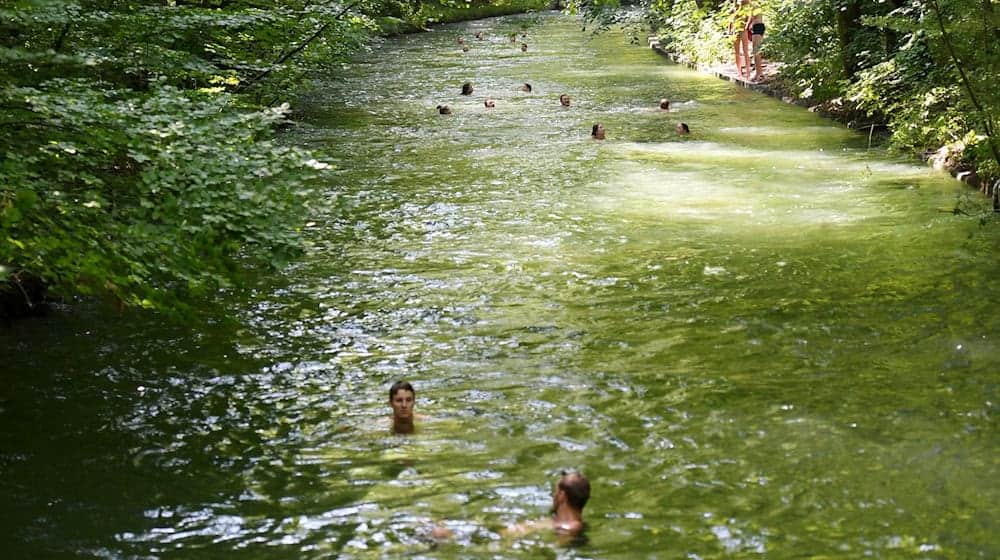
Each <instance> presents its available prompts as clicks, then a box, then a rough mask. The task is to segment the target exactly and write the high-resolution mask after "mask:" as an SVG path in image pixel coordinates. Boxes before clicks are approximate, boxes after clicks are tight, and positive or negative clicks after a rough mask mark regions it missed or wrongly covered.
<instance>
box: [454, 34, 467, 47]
mask: <svg viewBox="0 0 1000 560" xmlns="http://www.w3.org/2000/svg"><path fill="white" fill-rule="evenodd" d="M455 41H457V42H458V44H459V45H461V44H463V43H465V39H463V38H462V37H461V36H459V38H458V39H455Z"/></svg>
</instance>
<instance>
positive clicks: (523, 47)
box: [521, 43, 528, 52]
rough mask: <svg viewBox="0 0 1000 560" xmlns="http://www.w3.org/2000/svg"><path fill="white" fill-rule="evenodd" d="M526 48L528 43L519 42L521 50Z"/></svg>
mask: <svg viewBox="0 0 1000 560" xmlns="http://www.w3.org/2000/svg"><path fill="white" fill-rule="evenodd" d="M526 50H528V43H521V52H524V51H526Z"/></svg>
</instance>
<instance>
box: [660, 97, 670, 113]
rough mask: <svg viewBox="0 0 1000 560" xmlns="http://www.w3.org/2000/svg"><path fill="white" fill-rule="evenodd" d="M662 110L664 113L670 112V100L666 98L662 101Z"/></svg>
mask: <svg viewBox="0 0 1000 560" xmlns="http://www.w3.org/2000/svg"><path fill="white" fill-rule="evenodd" d="M660 109H663V110H664V111H669V110H670V100H669V99H667V98H666V97H664V98H663V99H661V100H660Z"/></svg>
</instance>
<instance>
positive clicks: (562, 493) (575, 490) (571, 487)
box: [552, 472, 590, 511]
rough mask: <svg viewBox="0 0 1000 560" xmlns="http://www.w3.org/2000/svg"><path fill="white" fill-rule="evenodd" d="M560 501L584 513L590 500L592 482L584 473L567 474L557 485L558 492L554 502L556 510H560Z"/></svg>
mask: <svg viewBox="0 0 1000 560" xmlns="http://www.w3.org/2000/svg"><path fill="white" fill-rule="evenodd" d="M560 499H563V500H565V501H566V503H567V504H568V505H569V506H570V507H572V508H573V509H575V510H577V511H583V507H584V506H586V505H587V500H589V499H590V481H589V480H587V477H585V476H583V474H582V473H577V472H573V473H566V472H564V473H563V475H562V476H561V477H560V478H559V482H558V483H557V484H556V491H555V494H554V495H553V498H552V501H553V505H554V506H555V508H558V504H559V501H560Z"/></svg>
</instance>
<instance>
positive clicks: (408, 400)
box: [389, 381, 427, 434]
mask: <svg viewBox="0 0 1000 560" xmlns="http://www.w3.org/2000/svg"><path fill="white" fill-rule="evenodd" d="M389 406H391V407H392V431H393V433H397V434H412V433H413V432H414V431H415V430H416V426H415V424H414V420H424V419H426V418H427V417H426V416H423V415H420V414H417V413H415V412H414V411H413V408H414V406H416V391H414V390H413V385H410V382H409V381H397V382H395V383H393V384H392V387H389Z"/></svg>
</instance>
